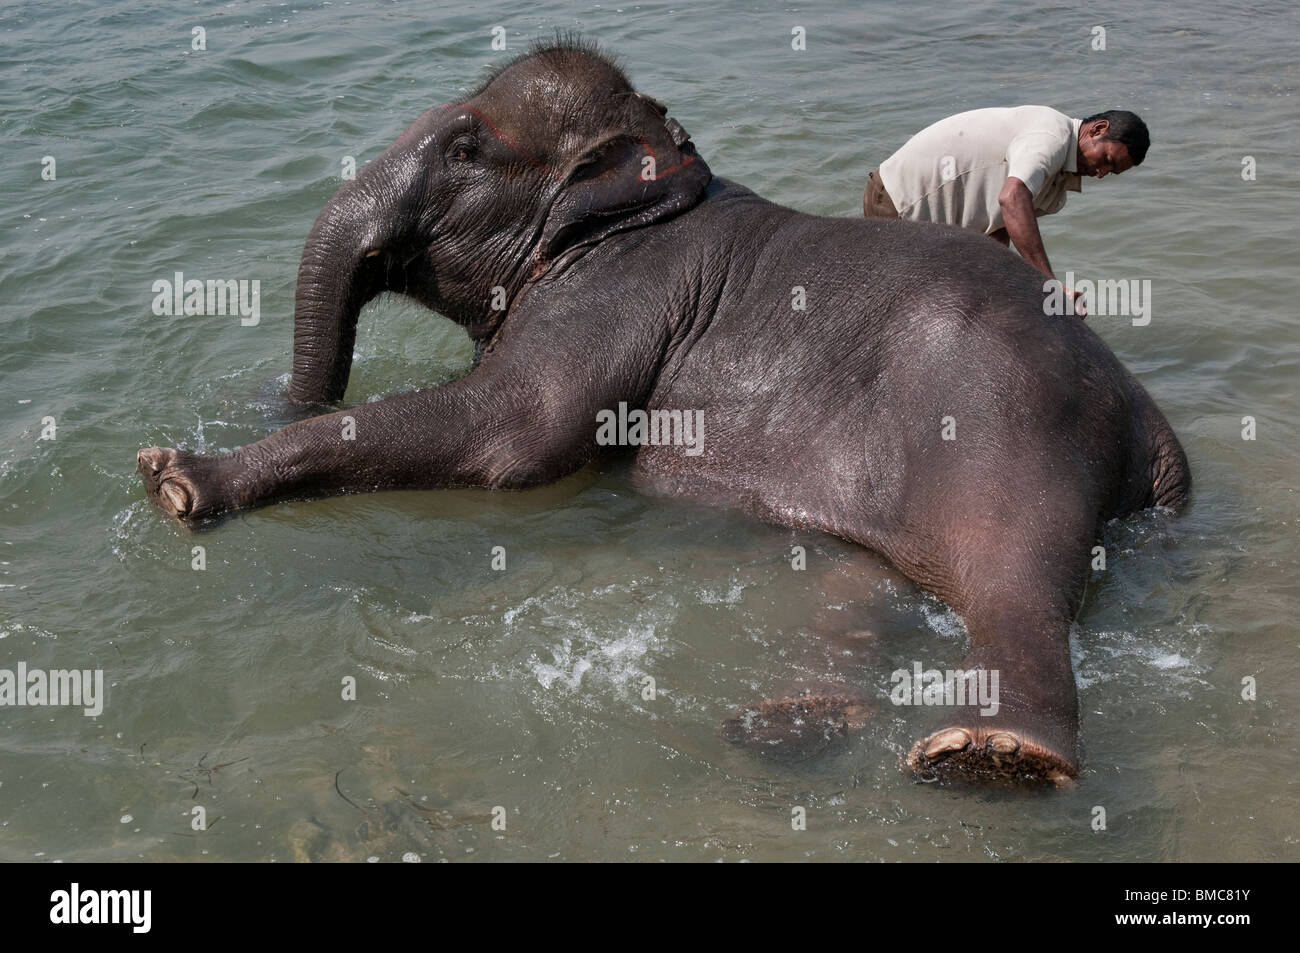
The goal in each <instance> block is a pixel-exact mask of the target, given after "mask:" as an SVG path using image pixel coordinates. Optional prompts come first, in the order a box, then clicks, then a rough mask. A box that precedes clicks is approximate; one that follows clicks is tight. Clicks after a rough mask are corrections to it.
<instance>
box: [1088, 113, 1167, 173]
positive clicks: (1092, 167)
mask: <svg viewBox="0 0 1300 953" xmlns="http://www.w3.org/2000/svg"><path fill="white" fill-rule="evenodd" d="M1150 145H1151V134H1150V133H1149V132H1148V131H1147V124H1146V123H1144V122H1143V121H1142V120H1141V119H1139V118H1138V117H1137V116H1136V115H1135V114H1134V113H1131V112H1128V111H1127V110H1124V109H1108V110H1106V111H1105V112H1101V113H1097V114H1096V115H1095V116H1089V117H1088V118H1087V119H1085V120H1084V121H1083V123H1082V124H1081V125H1080V126H1079V174H1080V175H1094V176H1096V177H1097V178H1099V179H1101V178H1104V177H1105V176H1107V175H1108V174H1111V173H1114V174H1115V175H1118V174H1119V173H1121V172H1125V171H1127V170H1129V169H1131V168H1133V166H1135V165H1141V164H1142V160H1143V159H1145V158H1146V155H1147V148H1148V147H1149V146H1150Z"/></svg>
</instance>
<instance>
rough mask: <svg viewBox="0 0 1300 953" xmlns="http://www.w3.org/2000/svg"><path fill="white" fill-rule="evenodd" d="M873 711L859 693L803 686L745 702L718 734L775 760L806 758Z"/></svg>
mask: <svg viewBox="0 0 1300 953" xmlns="http://www.w3.org/2000/svg"><path fill="white" fill-rule="evenodd" d="M872 711H873V709H872V706H871V703H870V702H868V701H867V700H865V699H863V698H858V697H856V696H853V695H845V694H838V693H821V692H818V691H806V692H802V693H800V694H798V695H794V696H787V697H785V698H778V699H775V700H772V699H764V700H763V701H761V702H758V703H757V704H755V705H751V706H749V707H748V708H746V709H744V710H743V711H742V712H740V714H738V715H737V716H736V717H735V718H730V719H728V720H727V721H726V722H724V723H723V726H722V736H723V738H725V739H726V740H727V741H729V742H730V743H731V744H734V745H738V746H740V747H742V748H748V749H749V750H751V751H754V752H755V753H757V754H761V755H763V756H764V757H768V758H772V759H774V760H776V761H785V762H793V761H804V760H807V759H808V758H812V757H814V756H816V755H818V754H820V753H821V752H822V751H824V750H825V749H826V748H827V747H828V746H829V745H830V744H831V743H832V742H834V741H835V739H836V738H840V737H843V736H845V735H847V734H848V733H849V732H850V731H854V730H856V729H858V728H861V727H862V726H863V725H865V724H866V722H867V720H868V719H869V718H870V717H871V714H872Z"/></svg>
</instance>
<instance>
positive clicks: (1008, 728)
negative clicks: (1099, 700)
mask: <svg viewBox="0 0 1300 953" xmlns="http://www.w3.org/2000/svg"><path fill="white" fill-rule="evenodd" d="M1086 509H1087V508H1086V507H1084V506H1079V507H1077V508H1076V510H1077V513H1076V518H1074V519H1070V518H1068V517H1067V518H1058V519H1057V520H1056V521H1054V522H1052V524H1051V525H1050V526H1043V527H1040V528H1038V529H1034V528H1032V527H1028V526H1026V525H1024V523H1023V522H1022V523H1021V524H1020V525H1013V526H996V527H989V531H988V532H982V531H980V530H979V529H978V528H975V529H972V527H970V525H969V524H967V525H966V526H965V527H963V529H964V532H963V534H962V536H963V539H962V542H961V544H960V548H959V550H958V551H957V553H956V562H955V563H954V564H953V567H952V570H953V571H952V577H953V579H955V580H959V582H958V583H957V584H955V585H954V584H951V583H952V580H951V579H950V580H948V582H949V583H950V584H948V585H941V586H938V587H936V588H939V589H941V590H946V591H948V592H949V593H951V592H954V591H958V592H960V593H961V595H960V597H953V598H950V602H951V603H952V605H953V608H955V609H957V611H958V612H960V613H961V615H962V617H963V619H964V620H965V622H966V626H967V630H968V631H969V633H970V650H969V653H968V655H967V657H966V659H965V661H964V662H963V663H962V673H965V675H966V677H965V679H964V681H965V685H964V686H960V687H961V688H962V689H963V690H962V691H960V692H959V691H956V690H954V691H953V692H951V693H948V694H945V695H944V696H943V697H942V698H941V699H940V702H941V704H944V705H945V706H948V705H951V707H945V708H944V714H943V715H942V717H941V718H940V720H939V725H938V727H937V729H936V730H934V731H932V732H930V733H929V734H927V735H926V736H924V737H922V738H921V739H920V740H918V741H917V742H916V743H915V744H914V745H913V746H912V747H911V750H910V751H909V752H908V754H907V758H906V761H907V766H908V767H909V768H911V769H912V770H913V771H915V772H917V773H918V774H920V775H921V776H922V777H924V778H926V779H937V778H945V777H959V778H964V779H968V780H973V781H985V780H999V779H1000V780H1013V781H1029V782H1050V783H1057V784H1061V783H1065V782H1068V781H1069V780H1070V779H1072V778H1074V777H1075V776H1077V774H1078V772H1079V762H1078V756H1077V752H1076V749H1077V742H1078V722H1079V713H1078V700H1077V694H1076V691H1075V683H1074V672H1073V670H1072V668H1071V665H1070V645H1069V633H1070V625H1071V622H1072V621H1073V619H1074V616H1075V614H1076V612H1077V611H1078V608H1079V603H1080V601H1081V599H1082V595H1083V588H1084V585H1085V582H1086V578H1087V571H1088V562H1087V560H1088V555H1089V550H1090V547H1091V544H1092V541H1093V534H1094V531H1095V520H1093V519H1092V518H1091V517H1090V516H1087V515H1086ZM1057 516H1058V517H1060V516H1061V514H1059V513H1058V514H1057Z"/></svg>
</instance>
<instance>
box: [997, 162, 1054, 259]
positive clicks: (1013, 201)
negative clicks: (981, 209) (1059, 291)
mask: <svg viewBox="0 0 1300 953" xmlns="http://www.w3.org/2000/svg"><path fill="white" fill-rule="evenodd" d="M998 205H999V206H1000V207H1001V209H1002V221H1003V222H1004V223H1005V224H1006V227H1007V235H1008V236H1009V237H1010V238H1011V241H1013V242H1014V243H1015V246H1016V251H1018V252H1020V257H1021V258H1023V259H1024V260H1025V261H1027V262H1029V263H1030V264H1031V265H1033V266H1034V267H1035V268H1037V269H1038V270H1039V271H1041V272H1042V273H1043V274H1045V275H1047V277H1049V278H1055V277H1056V275H1054V274H1053V273H1052V265H1051V262H1049V261H1048V260H1047V249H1045V248H1044V247H1043V236H1042V235H1041V234H1039V231H1038V216H1036V215H1035V214H1034V195H1033V193H1032V192H1030V191H1029V186H1027V185H1025V183H1023V182H1021V181H1020V180H1019V179H1017V178H1016V177H1015V176H1014V175H1011V176H1007V180H1006V182H1004V183H1003V184H1002V191H1001V192H999V193H998Z"/></svg>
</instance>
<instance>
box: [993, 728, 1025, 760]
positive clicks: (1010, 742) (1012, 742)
mask: <svg viewBox="0 0 1300 953" xmlns="http://www.w3.org/2000/svg"><path fill="white" fill-rule="evenodd" d="M988 745H989V747H990V748H992V749H993V750H994V751H996V752H997V753H998V754H1015V753H1016V752H1017V751H1019V750H1020V739H1019V738H1017V737H1016V736H1015V735H1013V734H1011V732H1009V731H999V732H996V733H994V734H991V735H989V741H988Z"/></svg>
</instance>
